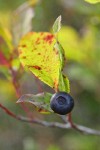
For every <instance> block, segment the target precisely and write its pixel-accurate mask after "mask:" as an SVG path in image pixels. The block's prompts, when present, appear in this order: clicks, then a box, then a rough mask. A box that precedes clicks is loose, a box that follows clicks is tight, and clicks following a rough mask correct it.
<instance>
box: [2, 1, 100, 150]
mask: <svg viewBox="0 0 100 150" xmlns="http://www.w3.org/2000/svg"><path fill="white" fill-rule="evenodd" d="M59 15H62V29H61V31H60V33H59V36H58V38H59V41H60V42H61V44H62V46H63V47H64V50H65V55H66V58H67V64H66V66H65V69H64V72H65V73H66V75H68V77H69V80H70V86H71V95H72V96H73V97H74V99H75V108H74V110H73V112H72V115H73V120H74V121H75V122H76V123H79V124H82V125H85V126H87V127H91V128H95V129H99V130H100V3H98V4H95V5H91V4H89V3H86V2H84V1H83V0H27V1H26V0H17V1H13V0H9V1H8V0H0V37H2V38H3V40H4V42H3V44H0V51H2V52H3V54H5V57H6V58H7V59H9V58H10V56H11V54H12V53H13V51H14V50H15V49H16V48H17V45H18V42H19V40H20V38H21V37H22V36H23V35H24V34H26V33H27V32H29V31H51V30H52V25H53V22H54V21H55V19H56V18H57V17H58V16H59ZM0 42H1V38H0ZM13 58H14V59H13V60H12V66H13V67H14V68H15V69H18V68H19V61H18V58H17V55H15V56H14V57H13ZM6 77H7V78H6ZM10 80H11V76H10V72H9V70H8V68H7V66H2V65H1V66H0V102H1V103H2V104H4V105H5V106H6V107H8V108H9V109H10V110H12V111H14V112H15V113H16V114H23V115H26V114H25V112H24V111H23V109H22V107H20V106H19V105H16V101H17V97H16V93H15V90H14V87H13V85H12V83H11V82H10ZM20 84H21V87H20V89H21V92H22V94H23V93H38V92H39V87H38V85H37V81H36V79H35V78H34V77H33V75H32V74H31V73H29V72H25V73H24V74H23V76H22V77H21V78H20ZM41 84H42V89H43V91H47V90H48V91H50V92H52V89H50V88H49V87H48V86H46V85H44V84H43V83H41ZM29 109H30V111H31V112H32V114H33V115H34V116H36V117H39V118H40V119H44V120H48V121H61V120H60V119H59V117H58V116H57V115H50V116H49V115H40V114H39V113H37V112H35V111H34V112H33V108H32V106H30V105H29ZM99 143H100V138H99V137H97V136H87V135H82V134H80V133H77V132H75V131H69V130H62V129H53V128H45V127H41V126H39V125H32V124H27V123H22V122H19V121H17V120H14V119H12V118H10V117H9V116H7V115H6V114H5V113H4V112H3V111H2V110H1V109H0V149H2V150H66V149H67V150H78V149H79V150H94V149H95V150H99V149H100V146H99Z"/></svg>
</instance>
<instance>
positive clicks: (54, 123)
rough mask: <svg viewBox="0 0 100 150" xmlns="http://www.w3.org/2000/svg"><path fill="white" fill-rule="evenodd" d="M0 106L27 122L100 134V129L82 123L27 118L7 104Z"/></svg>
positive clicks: (7, 112)
mask: <svg viewBox="0 0 100 150" xmlns="http://www.w3.org/2000/svg"><path fill="white" fill-rule="evenodd" d="M0 107H1V108H2V109H3V110H4V111H5V112H6V114H8V115H9V116H11V117H13V118H15V119H17V120H20V121H23V122H27V123H35V124H39V125H42V126H45V127H58V128H62V129H75V130H77V131H79V132H82V133H85V134H91V135H100V131H97V130H93V129H90V128H87V127H84V126H81V125H77V124H73V125H71V123H70V122H68V123H58V122H47V121H42V120H39V119H35V118H34V119H31V118H26V117H23V116H17V115H15V114H14V113H13V112H11V111H10V110H8V109H7V108H6V107H5V106H3V105H2V104H0Z"/></svg>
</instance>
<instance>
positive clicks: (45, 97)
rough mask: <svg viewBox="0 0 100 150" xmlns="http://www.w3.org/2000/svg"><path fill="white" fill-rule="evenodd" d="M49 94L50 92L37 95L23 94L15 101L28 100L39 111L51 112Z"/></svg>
mask: <svg viewBox="0 0 100 150" xmlns="http://www.w3.org/2000/svg"><path fill="white" fill-rule="evenodd" d="M51 96H52V94H50V93H46V92H45V93H39V94H37V95H34V94H25V95H22V96H21V97H20V99H19V100H18V101H17V103H22V102H28V103H31V104H33V105H34V106H35V107H36V110H37V111H38V112H40V113H52V112H53V111H52V110H51V108H50V99H51Z"/></svg>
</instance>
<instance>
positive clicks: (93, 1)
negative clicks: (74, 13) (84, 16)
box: [85, 0, 100, 4]
mask: <svg viewBox="0 0 100 150" xmlns="http://www.w3.org/2000/svg"><path fill="white" fill-rule="evenodd" d="M85 1H86V2H89V3H92V4H96V3H99V2H100V0H85Z"/></svg>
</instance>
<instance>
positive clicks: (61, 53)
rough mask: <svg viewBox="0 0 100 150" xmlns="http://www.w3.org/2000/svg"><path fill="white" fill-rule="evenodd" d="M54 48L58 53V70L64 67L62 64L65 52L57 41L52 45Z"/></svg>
mask: <svg viewBox="0 0 100 150" xmlns="http://www.w3.org/2000/svg"><path fill="white" fill-rule="evenodd" d="M54 48H55V49H57V50H58V53H59V59H60V63H61V65H60V67H61V68H60V71H61V70H62V69H63V67H64V64H65V53H64V49H63V47H62V46H61V44H60V43H59V42H58V41H57V42H56V43H55V45H54Z"/></svg>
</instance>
